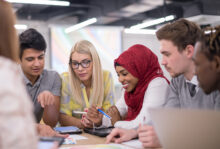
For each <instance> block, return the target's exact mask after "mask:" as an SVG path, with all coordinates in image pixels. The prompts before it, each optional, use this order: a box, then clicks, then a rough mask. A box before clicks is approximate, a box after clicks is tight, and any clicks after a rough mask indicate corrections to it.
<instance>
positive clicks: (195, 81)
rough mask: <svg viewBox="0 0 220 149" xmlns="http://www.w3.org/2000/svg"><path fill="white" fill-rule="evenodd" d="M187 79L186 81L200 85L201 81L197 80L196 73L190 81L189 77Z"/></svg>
mask: <svg viewBox="0 0 220 149" xmlns="http://www.w3.org/2000/svg"><path fill="white" fill-rule="evenodd" d="M185 80H186V82H189V83H192V84H194V85H196V86H198V85H199V82H198V80H197V76H196V75H194V76H193V77H192V79H191V80H190V81H189V80H187V79H185Z"/></svg>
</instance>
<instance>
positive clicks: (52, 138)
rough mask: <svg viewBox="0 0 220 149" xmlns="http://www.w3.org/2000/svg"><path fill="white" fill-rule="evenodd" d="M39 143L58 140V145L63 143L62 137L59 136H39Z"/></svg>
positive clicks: (49, 142)
mask: <svg viewBox="0 0 220 149" xmlns="http://www.w3.org/2000/svg"><path fill="white" fill-rule="evenodd" d="M39 141H40V144H44V145H45V143H46V144H48V145H49V144H51V143H53V142H58V144H59V146H60V145H62V144H63V142H64V138H61V137H40V140H39Z"/></svg>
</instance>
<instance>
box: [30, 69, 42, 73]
mask: <svg viewBox="0 0 220 149" xmlns="http://www.w3.org/2000/svg"><path fill="white" fill-rule="evenodd" d="M32 71H33V72H35V73H38V72H40V71H41V69H40V68H35V69H32Z"/></svg>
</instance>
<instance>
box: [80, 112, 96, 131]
mask: <svg viewBox="0 0 220 149" xmlns="http://www.w3.org/2000/svg"><path fill="white" fill-rule="evenodd" d="M81 124H82V126H83V127H85V128H93V122H92V121H90V120H89V119H88V118H87V117H86V114H83V115H82V119H81Z"/></svg>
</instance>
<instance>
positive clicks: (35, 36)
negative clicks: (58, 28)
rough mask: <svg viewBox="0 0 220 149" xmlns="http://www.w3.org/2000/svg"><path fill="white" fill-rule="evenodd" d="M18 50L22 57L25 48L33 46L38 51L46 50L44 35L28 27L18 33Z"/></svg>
mask: <svg viewBox="0 0 220 149" xmlns="http://www.w3.org/2000/svg"><path fill="white" fill-rule="evenodd" d="M19 41H20V52H19V57H20V59H21V58H22V55H23V52H24V50H25V49H29V48H33V49H35V50H38V51H46V48H47V45H46V41H45V39H44V37H43V36H42V35H41V34H40V33H39V32H38V31H37V30H35V29H33V28H30V29H28V30H26V31H24V32H22V33H21V34H20V35H19Z"/></svg>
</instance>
